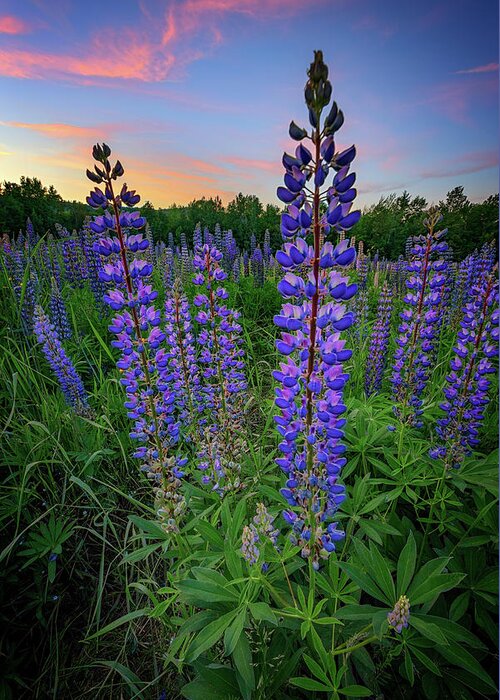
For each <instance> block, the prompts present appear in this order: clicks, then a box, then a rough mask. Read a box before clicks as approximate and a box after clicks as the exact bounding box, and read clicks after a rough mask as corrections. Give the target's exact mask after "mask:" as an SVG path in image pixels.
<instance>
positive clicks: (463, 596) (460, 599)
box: [450, 591, 470, 622]
mask: <svg viewBox="0 0 500 700" xmlns="http://www.w3.org/2000/svg"><path fill="white" fill-rule="evenodd" d="M469 601H470V591H464V592H463V593H460V595H458V596H457V597H456V598H455V600H454V601H453V603H452V604H451V605H450V619H451V620H453V622H458V621H459V620H460V619H461V618H462V617H463V616H464V615H465V613H466V612H467V608H468V607H469Z"/></svg>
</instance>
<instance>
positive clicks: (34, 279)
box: [19, 269, 40, 335]
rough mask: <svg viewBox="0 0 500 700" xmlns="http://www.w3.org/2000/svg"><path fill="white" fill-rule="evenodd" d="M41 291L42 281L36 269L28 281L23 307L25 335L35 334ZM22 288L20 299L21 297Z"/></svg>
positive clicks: (22, 319) (31, 272) (22, 323)
mask: <svg viewBox="0 0 500 700" xmlns="http://www.w3.org/2000/svg"><path fill="white" fill-rule="evenodd" d="M39 291H40V281H39V279H38V275H37V273H36V271H35V270H34V269H32V270H31V271H30V273H29V275H28V278H27V279H26V287H25V290H24V297H23V303H22V306H21V325H22V328H23V331H24V333H26V334H27V335H30V334H31V333H32V332H33V324H34V313H35V306H36V304H37V300H38V296H39ZM21 294H22V292H21V287H20V288H19V297H21Z"/></svg>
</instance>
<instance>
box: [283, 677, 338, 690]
mask: <svg viewBox="0 0 500 700" xmlns="http://www.w3.org/2000/svg"><path fill="white" fill-rule="evenodd" d="M290 684H291V685H295V686H297V688H303V689H304V690H318V691H322V692H324V693H331V691H332V689H333V687H332V686H331V685H324V683H320V682H319V681H315V680H313V679H312V678H290Z"/></svg>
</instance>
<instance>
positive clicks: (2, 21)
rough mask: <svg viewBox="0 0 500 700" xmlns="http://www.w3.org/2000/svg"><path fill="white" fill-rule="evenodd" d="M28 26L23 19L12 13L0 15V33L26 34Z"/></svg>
mask: <svg viewBox="0 0 500 700" xmlns="http://www.w3.org/2000/svg"><path fill="white" fill-rule="evenodd" d="M27 32H29V27H28V25H27V23H26V22H24V20H22V19H19V17H13V16H12V15H3V16H0V34H26V33H27Z"/></svg>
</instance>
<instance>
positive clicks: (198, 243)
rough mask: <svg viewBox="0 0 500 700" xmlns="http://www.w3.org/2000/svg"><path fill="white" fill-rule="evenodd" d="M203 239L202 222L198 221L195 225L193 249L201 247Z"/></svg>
mask: <svg viewBox="0 0 500 700" xmlns="http://www.w3.org/2000/svg"><path fill="white" fill-rule="evenodd" d="M202 242H203V239H202V234H201V224H200V222H198V223H197V224H196V226H195V229H194V233H193V250H196V248H199V247H200V246H201V245H202Z"/></svg>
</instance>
